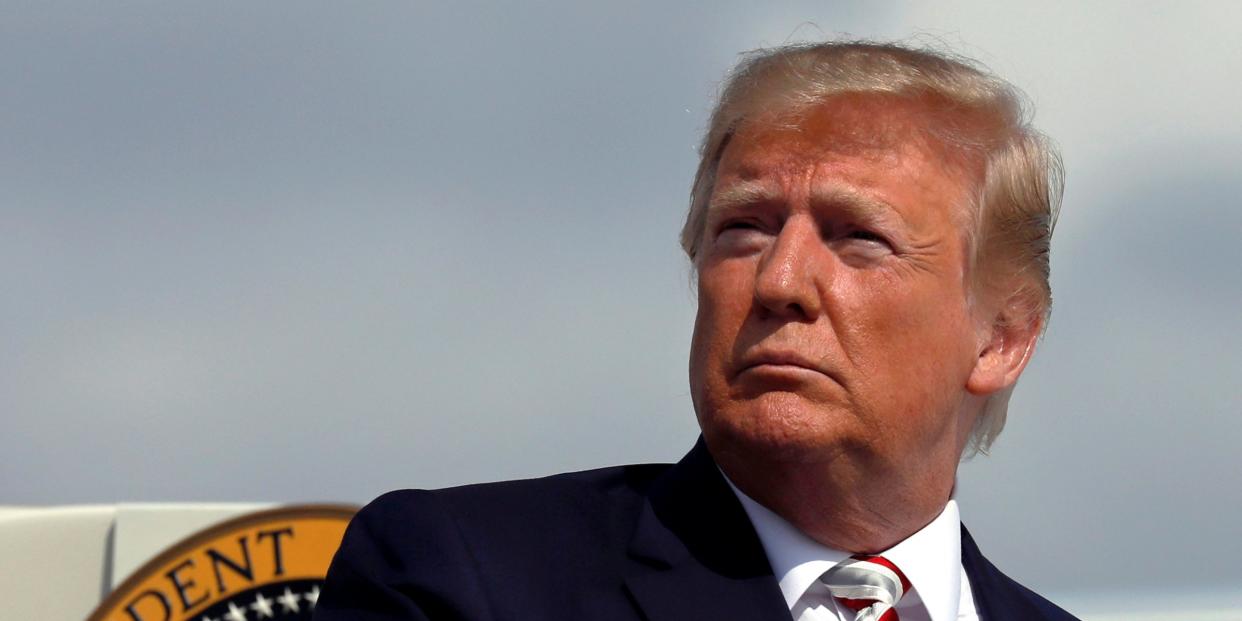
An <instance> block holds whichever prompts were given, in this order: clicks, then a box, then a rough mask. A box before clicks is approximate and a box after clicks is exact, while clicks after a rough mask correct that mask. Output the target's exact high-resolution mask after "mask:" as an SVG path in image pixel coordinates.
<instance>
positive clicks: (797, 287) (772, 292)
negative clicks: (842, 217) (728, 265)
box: [755, 217, 827, 321]
mask: <svg viewBox="0 0 1242 621" xmlns="http://www.w3.org/2000/svg"><path fill="white" fill-rule="evenodd" d="M821 249H822V244H821V243H820V235H819V230H818V228H817V227H816V226H815V224H814V223H813V222H811V221H809V220H808V219H805V218H799V217H793V218H790V219H789V220H787V221H786V222H785V224H784V226H782V227H781V231H780V234H779V235H777V238H776V243H775V244H773V245H772V246H771V247H770V248H769V249H768V252H767V254H766V255H764V256H763V257H761V258H760V263H759V273H758V274H757V275H756V276H755V301H756V302H758V303H759V304H760V305H762V306H763V307H764V308H766V309H768V311H770V312H771V313H772V314H774V315H776V316H779V317H787V318H790V319H793V320H796V321H814V320H815V318H816V317H818V316H819V314H820V311H821V310H822V303H821V298H820V293H821V292H820V290H819V286H818V285H819V279H820V278H821V277H822V276H823V274H822V273H821V272H822V271H823V270H824V269H826V268H827V265H819V263H822V261H819V260H818V259H819V255H820V252H819V251H820V250H821Z"/></svg>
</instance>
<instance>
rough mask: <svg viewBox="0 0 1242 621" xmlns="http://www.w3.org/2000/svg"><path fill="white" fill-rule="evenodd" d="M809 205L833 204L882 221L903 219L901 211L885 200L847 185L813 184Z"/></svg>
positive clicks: (853, 214) (858, 214)
mask: <svg viewBox="0 0 1242 621" xmlns="http://www.w3.org/2000/svg"><path fill="white" fill-rule="evenodd" d="M811 205H813V206H816V207H821V206H833V207H836V208H839V209H844V210H845V211H847V212H849V214H850V215H852V216H854V217H858V218H865V219H869V220H878V221H881V222H883V221H888V220H891V219H893V217H894V216H896V218H897V219H898V220H899V221H903V222H904V221H905V218H904V217H903V216H902V215H901V212H900V211H898V210H897V209H895V208H894V207H893V206H892V205H890V204H888V203H887V202H885V201H883V200H880V199H878V198H875V197H874V196H868V195H867V194H865V193H863V192H860V191H858V190H855V189H853V188H848V187H840V186H837V187H824V186H814V187H812V188H811Z"/></svg>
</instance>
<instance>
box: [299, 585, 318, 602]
mask: <svg viewBox="0 0 1242 621" xmlns="http://www.w3.org/2000/svg"><path fill="white" fill-rule="evenodd" d="M302 597H304V598H306V601H308V602H310V606H311V608H314V607H315V604H318V603H319V585H315V586H313V587H311V590H309V591H307V592H306V594H305V595H303V596H302Z"/></svg>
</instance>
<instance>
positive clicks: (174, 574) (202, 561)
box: [87, 505, 357, 621]
mask: <svg viewBox="0 0 1242 621" xmlns="http://www.w3.org/2000/svg"><path fill="white" fill-rule="evenodd" d="M356 511H357V507H349V506H343V505H299V506H290V507H282V508H279V509H272V510H268V511H259V512H256V513H250V514H247V515H243V516H241V517H237V518H234V519H231V520H228V521H225V522H222V523H220V524H217V525H215V526H212V527H211V528H208V529H206V530H203V531H200V532H198V533H196V534H194V535H191V536H190V537H187V538H186V539H184V540H182V541H181V542H179V543H177V544H174V545H173V546H172V547H170V548H168V549H167V550H165V551H164V552H162V553H160V554H159V555H158V556H156V557H155V558H154V559H152V560H151V561H149V562H148V563H147V564H146V565H143V566H142V567H141V568H139V569H138V570H137V571H135V572H134V574H133V575H132V576H130V577H129V578H128V579H126V580H125V582H124V583H122V584H121V586H119V587H117V589H116V590H115V591H113V592H112V593H111V594H110V595H109V596H108V597H107V598H106V599H105V600H104V601H103V603H101V604H100V605H99V608H97V609H96V610H95V612H94V613H92V614H91V616H90V617H88V618H87V621H263V620H264V619H272V620H274V621H275V620H278V621H296V620H299V619H310V616H311V611H312V610H314V608H315V603H316V602H317V601H318V600H319V587H320V585H321V584H322V583H323V577H324V574H326V573H327V571H328V564H329V563H330V562H331V561H332V555H333V554H335V553H336V549H337V547H338V546H339V545H340V544H341V537H342V536H343V535H344V534H345V526H346V525H347V524H348V523H349V520H350V518H352V517H353V515H354V513H355V512H356Z"/></svg>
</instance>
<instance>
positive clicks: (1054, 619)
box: [996, 570, 1079, 621]
mask: <svg viewBox="0 0 1242 621" xmlns="http://www.w3.org/2000/svg"><path fill="white" fill-rule="evenodd" d="M996 574H997V576H998V578H999V579H1000V580H1004V581H1006V582H1007V583H1008V584H1009V586H1010V587H1011V588H1012V589H1013V593H1016V594H1018V595H1019V596H1020V597H1022V599H1023V600H1024V601H1025V602H1026V603H1027V604H1028V605H1029V606H1030V607H1031V608H1032V609H1034V610H1036V611H1038V613H1039V615H1040V617H1039V618H1041V619H1048V620H1049V621H1079V619H1078V617H1075V616H1074V615H1072V614H1070V613H1069V612H1067V611H1066V610H1065V609H1063V608H1061V607H1060V606H1057V605H1056V604H1054V603H1052V602H1051V601H1049V600H1048V599H1047V598H1045V597H1044V596H1042V595H1040V594H1039V593H1036V592H1035V591H1032V590H1030V589H1028V588H1026V587H1025V586H1023V585H1022V584H1021V583H1019V582H1018V581H1017V580H1014V579H1013V578H1010V577H1009V576H1007V575H1005V574H1003V573H1001V572H1000V571H999V570H998V571H997V572H996Z"/></svg>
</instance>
